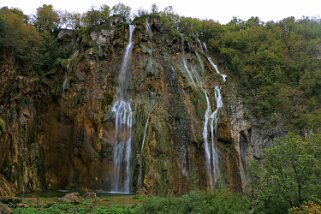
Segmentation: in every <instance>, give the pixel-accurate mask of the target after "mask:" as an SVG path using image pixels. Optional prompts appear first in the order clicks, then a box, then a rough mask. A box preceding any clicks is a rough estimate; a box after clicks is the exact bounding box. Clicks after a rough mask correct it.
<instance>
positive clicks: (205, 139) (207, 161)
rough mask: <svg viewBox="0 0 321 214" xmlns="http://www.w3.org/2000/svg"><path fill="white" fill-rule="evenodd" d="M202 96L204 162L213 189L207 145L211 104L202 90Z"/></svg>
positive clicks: (209, 149)
mask: <svg viewBox="0 0 321 214" xmlns="http://www.w3.org/2000/svg"><path fill="white" fill-rule="evenodd" d="M204 94H205V98H206V104H207V108H206V111H205V115H204V127H203V139H204V149H205V160H206V169H207V175H208V177H209V178H208V179H209V181H210V186H211V188H212V189H213V188H214V179H213V174H212V169H211V168H212V167H211V148H210V145H209V143H208V122H209V119H210V115H211V104H210V101H209V99H208V95H207V91H206V90H205V89H204Z"/></svg>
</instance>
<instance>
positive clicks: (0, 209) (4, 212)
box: [0, 202, 12, 214]
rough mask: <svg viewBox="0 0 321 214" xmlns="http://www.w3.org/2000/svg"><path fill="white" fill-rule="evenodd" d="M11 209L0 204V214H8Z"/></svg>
mask: <svg viewBox="0 0 321 214" xmlns="http://www.w3.org/2000/svg"><path fill="white" fill-rule="evenodd" d="M10 213H12V209H11V208H9V207H8V206H6V205H5V204H3V203H1V202H0V214H10Z"/></svg>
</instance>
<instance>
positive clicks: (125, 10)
mask: <svg viewBox="0 0 321 214" xmlns="http://www.w3.org/2000/svg"><path fill="white" fill-rule="evenodd" d="M130 12H131V8H130V7H129V6H127V5H125V4H123V3H118V4H116V5H114V6H113V7H112V8H111V13H112V14H113V15H121V16H123V17H125V19H126V20H129V19H130Z"/></svg>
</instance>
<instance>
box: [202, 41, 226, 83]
mask: <svg viewBox="0 0 321 214" xmlns="http://www.w3.org/2000/svg"><path fill="white" fill-rule="evenodd" d="M203 46H204V49H205V52H206V55H207V59H208V61H209V62H210V64H211V66H212V67H213V68H214V69H215V71H216V73H217V74H219V75H220V76H221V78H222V80H223V82H225V81H226V77H227V76H226V75H225V74H222V73H221V72H220V71H219V70H218V67H217V65H216V64H215V63H214V62H213V60H212V58H211V57H210V55H209V53H208V50H207V46H206V44H205V43H204V42H203Z"/></svg>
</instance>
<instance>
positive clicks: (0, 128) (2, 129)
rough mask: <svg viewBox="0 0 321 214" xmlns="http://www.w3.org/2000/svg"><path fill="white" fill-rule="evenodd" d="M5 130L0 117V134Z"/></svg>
mask: <svg viewBox="0 0 321 214" xmlns="http://www.w3.org/2000/svg"><path fill="white" fill-rule="evenodd" d="M5 132H6V122H5V121H4V120H3V119H2V118H1V117H0V136H1V134H2V133H5Z"/></svg>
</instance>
